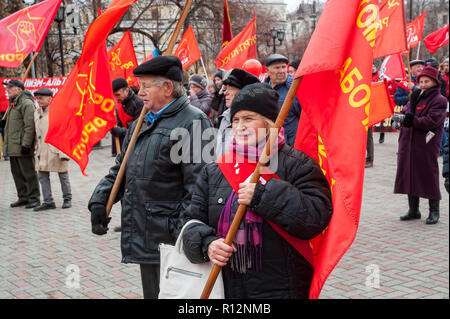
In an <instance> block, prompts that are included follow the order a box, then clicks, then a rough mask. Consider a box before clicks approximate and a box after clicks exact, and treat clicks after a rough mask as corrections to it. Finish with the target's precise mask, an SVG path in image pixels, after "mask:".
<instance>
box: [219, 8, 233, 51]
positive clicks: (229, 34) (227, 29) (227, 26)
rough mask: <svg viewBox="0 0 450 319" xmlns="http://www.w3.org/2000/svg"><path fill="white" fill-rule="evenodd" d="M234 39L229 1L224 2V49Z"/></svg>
mask: <svg viewBox="0 0 450 319" xmlns="http://www.w3.org/2000/svg"><path fill="white" fill-rule="evenodd" d="M232 39H233V31H232V30H231V19H230V12H229V10H228V1H227V0H223V30H222V48H223V47H225V46H226V45H227V44H228V42H230V41H231V40H232Z"/></svg>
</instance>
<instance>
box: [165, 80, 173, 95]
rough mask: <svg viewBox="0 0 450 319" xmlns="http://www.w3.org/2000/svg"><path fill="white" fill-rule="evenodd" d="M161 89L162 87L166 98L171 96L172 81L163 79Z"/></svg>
mask: <svg viewBox="0 0 450 319" xmlns="http://www.w3.org/2000/svg"><path fill="white" fill-rule="evenodd" d="M163 89H164V96H165V97H167V98H170V97H172V95H173V89H174V87H173V83H172V81H165V82H164V84H163Z"/></svg>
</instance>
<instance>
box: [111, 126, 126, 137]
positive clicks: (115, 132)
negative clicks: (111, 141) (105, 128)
mask: <svg viewBox="0 0 450 319" xmlns="http://www.w3.org/2000/svg"><path fill="white" fill-rule="evenodd" d="M110 132H111V135H112V136H114V137H121V136H122V132H123V130H122V128H121V127H117V126H116V127H113V128H112V129H111V131H110Z"/></svg>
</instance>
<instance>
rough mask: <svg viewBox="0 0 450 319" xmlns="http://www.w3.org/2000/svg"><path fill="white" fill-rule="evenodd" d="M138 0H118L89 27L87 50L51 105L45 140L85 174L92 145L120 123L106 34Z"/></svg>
mask: <svg viewBox="0 0 450 319" xmlns="http://www.w3.org/2000/svg"><path fill="white" fill-rule="evenodd" d="M135 1H136V0H114V1H113V2H112V3H111V4H110V5H109V7H108V8H107V9H106V10H105V11H104V12H103V14H101V15H100V16H99V17H98V18H97V19H96V20H95V21H94V22H93V23H92V24H91V26H90V27H89V29H88V31H87V33H86V36H85V39H84V45H83V51H82V52H81V56H80V57H79V59H78V61H77V63H76V64H75V66H74V68H73V69H72V71H71V72H70V74H69V76H68V78H67V81H66V84H65V85H64V86H63V88H62V89H61V91H60V92H59V93H58V94H57V95H56V96H55V97H54V98H53V100H52V102H51V105H50V114H49V127H48V133H47V136H46V138H45V142H46V143H49V144H52V145H53V146H55V147H56V148H57V149H59V150H61V151H62V152H63V153H65V154H66V155H67V156H69V157H70V158H72V159H73V160H74V161H75V162H77V163H78V165H79V166H80V168H81V171H82V173H83V174H85V173H84V171H85V169H86V166H87V164H88V161H89V157H88V155H89V153H90V151H91V150H92V147H93V146H94V145H95V144H96V143H97V142H98V141H100V140H101V139H102V138H103V137H104V136H105V135H106V133H107V132H108V131H109V130H110V129H111V128H112V127H113V126H114V125H115V124H116V117H115V114H114V113H115V112H114V111H115V102H114V98H113V93H112V86H111V78H110V74H109V63H108V60H107V57H106V37H107V36H108V34H109V32H110V31H111V29H112V28H113V27H114V25H115V24H116V23H117V22H118V21H119V20H120V18H121V17H122V15H123V14H124V13H125V11H126V10H127V9H128V8H129V6H130V5H131V4H133V3H134V2H135Z"/></svg>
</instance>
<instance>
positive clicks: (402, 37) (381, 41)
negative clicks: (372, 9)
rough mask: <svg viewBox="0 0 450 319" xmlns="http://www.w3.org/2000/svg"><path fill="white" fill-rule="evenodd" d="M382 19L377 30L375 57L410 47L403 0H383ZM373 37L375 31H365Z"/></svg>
mask: <svg viewBox="0 0 450 319" xmlns="http://www.w3.org/2000/svg"><path fill="white" fill-rule="evenodd" d="M379 7H380V16H379V17H380V19H379V22H378V24H377V25H378V26H377V27H378V30H377V31H376V42H375V43H376V44H375V52H374V59H376V58H381V57H384V56H387V55H391V54H394V53H400V52H404V51H406V50H407V49H408V46H407V43H406V33H405V25H406V22H405V9H404V5H403V0H383V1H382V2H381V3H380V5H379ZM365 32H366V34H367V35H370V37H371V38H374V37H375V31H374V30H372V29H368V30H366V31H365Z"/></svg>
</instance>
